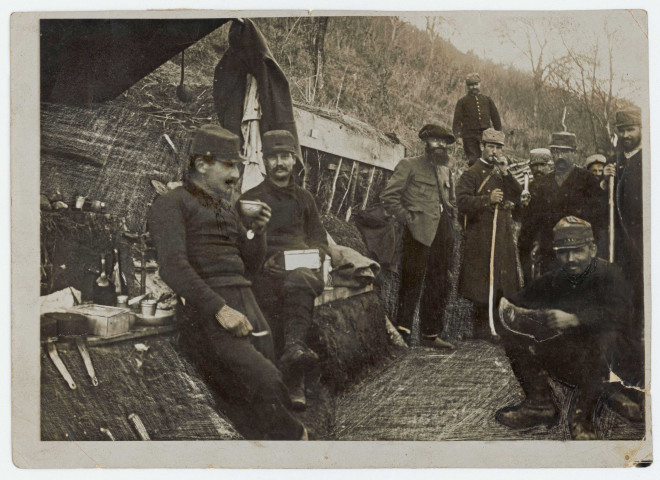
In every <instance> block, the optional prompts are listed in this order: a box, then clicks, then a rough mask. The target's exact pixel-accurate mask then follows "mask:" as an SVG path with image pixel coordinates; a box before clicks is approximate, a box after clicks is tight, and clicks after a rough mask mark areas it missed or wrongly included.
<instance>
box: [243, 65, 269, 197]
mask: <svg viewBox="0 0 660 480" xmlns="http://www.w3.org/2000/svg"><path fill="white" fill-rule="evenodd" d="M246 77H247V87H246V89H245V101H244V103H243V119H242V120H241V134H242V135H243V152H242V153H243V156H244V157H245V158H246V161H245V170H244V171H243V182H242V184H241V193H243V192H246V191H247V190H250V189H251V188H253V187H256V186H257V185H259V184H260V183H261V182H263V180H264V177H265V176H266V169H265V167H264V159H263V151H262V148H261V132H260V129H259V122H260V120H261V105H260V104H259V91H258V89H257V79H256V78H254V76H253V75H251V74H249V73H248V74H247V76H246Z"/></svg>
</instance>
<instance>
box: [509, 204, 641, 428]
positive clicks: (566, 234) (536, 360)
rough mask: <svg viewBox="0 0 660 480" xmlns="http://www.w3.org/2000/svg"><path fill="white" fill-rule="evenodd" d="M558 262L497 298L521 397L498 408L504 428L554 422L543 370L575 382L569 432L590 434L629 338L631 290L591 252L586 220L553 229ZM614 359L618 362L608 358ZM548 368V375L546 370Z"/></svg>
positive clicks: (565, 222)
mask: <svg viewBox="0 0 660 480" xmlns="http://www.w3.org/2000/svg"><path fill="white" fill-rule="evenodd" d="M553 248H554V250H555V253H556V256H557V265H558V267H557V268H556V269H555V270H552V271H550V272H548V273H546V274H545V275H543V276H542V277H540V278H538V279H537V280H535V281H533V282H532V283H531V284H529V285H528V286H527V287H526V288H525V289H524V290H522V291H520V292H518V293H517V294H516V295H515V296H513V297H511V302H509V301H508V300H507V299H506V298H502V300H501V301H500V305H499V315H500V321H501V322H502V324H503V325H504V326H505V327H506V329H507V331H508V332H504V334H503V345H504V348H505V351H506V354H507V355H508V357H509V359H510V361H511V367H512V369H513V372H514V373H515V375H516V377H517V378H518V380H519V382H520V385H521V387H522V388H523V390H524V392H525V400H524V401H523V402H522V403H521V404H520V405H516V406H513V407H507V408H503V409H501V410H499V411H498V412H497V414H496V418H497V420H498V421H499V422H500V423H502V424H503V425H506V426H507V427H510V428H528V427H532V426H534V425H540V424H547V425H549V426H550V425H552V424H554V423H555V422H556V421H557V419H558V417H559V415H558V412H557V409H556V407H555V405H554V404H553V402H552V399H551V395H550V388H549V385H548V382H547V374H550V375H552V376H553V377H555V378H557V379H558V380H561V381H563V382H566V383H569V384H571V385H573V386H575V387H577V389H576V392H575V394H574V395H573V401H572V403H571V407H570V411H569V415H568V418H569V426H570V432H571V437H572V438H573V439H576V440H591V439H595V438H596V433H595V429H594V415H595V411H596V406H597V404H598V402H599V399H600V397H601V395H602V394H603V392H604V391H605V388H606V386H607V383H606V382H607V381H608V378H609V371H610V368H612V369H614V370H615V371H616V368H617V366H616V365H613V358H615V357H614V355H615V354H616V351H617V347H616V343H615V342H617V343H618V342H619V341H620V340H621V339H622V338H625V336H626V335H630V315H629V312H630V308H631V304H630V288H629V286H628V284H627V283H626V282H625V280H624V279H623V276H622V274H621V272H620V270H619V269H618V267H616V266H615V265H614V264H611V263H608V262H607V261H605V260H603V259H601V258H597V257H596V245H595V244H594V236H593V232H592V229H591V225H590V224H589V223H588V222H586V221H584V220H581V219H579V218H577V217H564V218H562V219H561V220H560V221H559V222H558V223H557V224H556V226H555V227H554V229H553ZM614 363H616V360H614ZM546 372H547V373H546Z"/></svg>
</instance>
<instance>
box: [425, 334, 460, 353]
mask: <svg viewBox="0 0 660 480" xmlns="http://www.w3.org/2000/svg"><path fill="white" fill-rule="evenodd" d="M422 345H423V346H424V347H431V348H437V349H439V350H442V349H449V350H455V349H456V347H455V346H454V345H453V344H451V343H449V342H446V341H444V340H443V339H442V338H440V335H422Z"/></svg>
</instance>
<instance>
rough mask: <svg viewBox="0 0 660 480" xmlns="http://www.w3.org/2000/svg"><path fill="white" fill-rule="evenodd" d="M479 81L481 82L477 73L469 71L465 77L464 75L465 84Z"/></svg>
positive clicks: (473, 83)
mask: <svg viewBox="0 0 660 480" xmlns="http://www.w3.org/2000/svg"><path fill="white" fill-rule="evenodd" d="M479 82H481V77H480V76H479V74H478V73H471V74H469V75H468V76H467V77H465V83H466V84H467V85H475V84H477V83H479Z"/></svg>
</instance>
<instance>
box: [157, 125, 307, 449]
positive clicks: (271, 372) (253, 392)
mask: <svg viewBox="0 0 660 480" xmlns="http://www.w3.org/2000/svg"><path fill="white" fill-rule="evenodd" d="M242 160H243V159H242V158H240V153H239V138H238V137H237V136H236V135H234V134H233V133H231V132H229V131H227V130H225V129H223V128H222V127H220V126H218V125H204V126H203V127H201V128H200V129H199V130H198V131H197V133H196V134H195V137H194V139H193V142H192V146H191V149H190V160H189V165H188V176H187V178H186V180H185V182H184V185H183V186H182V187H178V188H176V189H174V190H172V191H170V192H168V193H166V194H164V195H162V196H160V197H158V199H157V200H156V201H155V202H154V204H153V206H152V208H151V211H150V214H149V229H150V231H151V233H152V235H153V239H154V242H155V244H156V248H157V251H158V262H159V265H160V275H161V277H162V278H163V280H165V282H166V283H167V284H168V285H169V286H170V287H171V288H172V290H174V291H175V292H176V293H177V294H178V295H180V296H181V297H183V299H184V302H183V303H184V304H185V306H184V311H183V314H184V315H183V317H184V318H182V319H181V320H180V332H181V336H180V341H181V347H182V350H183V351H184V353H185V354H186V355H187V356H189V357H190V358H191V360H192V361H193V363H194V364H196V365H197V367H198V368H199V369H200V370H201V371H202V374H203V376H204V377H206V378H209V379H210V380H211V383H212V386H214V388H216V390H218V393H220V394H221V395H222V396H225V397H226V396H230V397H232V398H233V399H234V400H236V399H241V400H246V401H247V402H248V405H249V407H250V408H249V410H247V411H245V412H243V413H244V417H245V419H244V420H245V421H246V422H249V421H250V419H256V421H258V422H259V427H260V428H263V429H264V430H265V432H266V434H267V438H269V439H273V440H276V439H283V440H298V439H302V440H306V439H307V436H308V435H307V431H306V429H305V427H304V426H303V425H302V424H301V423H300V422H299V421H298V420H297V419H296V418H295V417H294V416H293V414H292V413H291V412H290V411H289V408H290V406H291V402H290V399H289V395H288V392H287V389H286V386H285V385H284V383H283V381H282V375H281V373H280V371H279V370H278V369H277V368H276V367H275V365H274V363H273V362H274V360H275V358H274V353H273V344H272V336H271V335H270V334H269V333H270V332H269V327H268V323H267V322H266V320H265V318H264V317H263V315H262V313H261V310H259V306H258V305H257V302H256V300H255V298H254V296H253V294H252V290H251V289H250V282H249V281H248V280H247V279H246V278H245V276H244V274H245V272H246V271H255V270H257V269H258V268H259V267H260V266H261V264H262V263H263V259H264V257H265V250H266V239H265V235H264V230H265V228H266V224H267V223H268V221H269V219H270V208H269V207H268V206H264V207H263V208H262V209H261V211H260V212H259V215H258V216H257V217H256V218H255V219H254V221H253V222H254V223H253V226H252V228H253V229H254V232H255V234H256V235H254V236H252V237H253V238H250V236H248V235H246V229H245V227H244V226H243V225H242V223H241V220H240V217H239V214H238V212H237V211H236V210H235V209H234V207H233V205H232V203H231V199H232V193H233V192H234V188H235V185H236V184H237V181H238V179H239V172H238V168H237V164H238V163H240V162H241V161H242ZM253 330H256V331H257V332H266V335H263V336H259V337H255V336H250V333H251V332H252V331H253ZM253 421H254V420H253Z"/></svg>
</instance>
